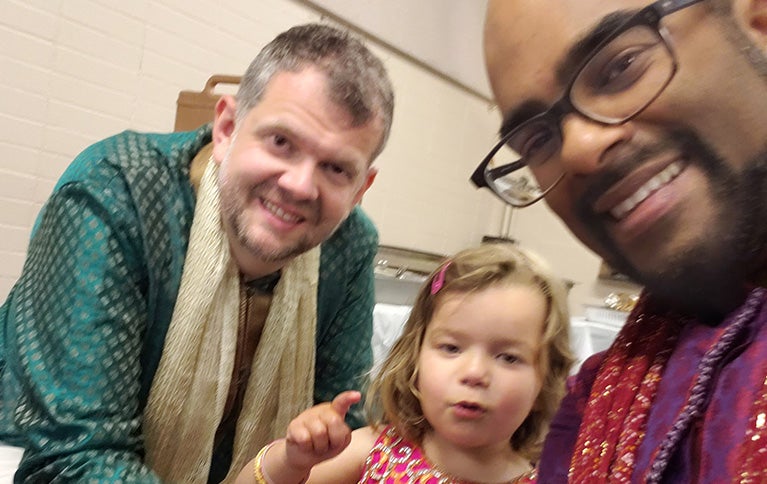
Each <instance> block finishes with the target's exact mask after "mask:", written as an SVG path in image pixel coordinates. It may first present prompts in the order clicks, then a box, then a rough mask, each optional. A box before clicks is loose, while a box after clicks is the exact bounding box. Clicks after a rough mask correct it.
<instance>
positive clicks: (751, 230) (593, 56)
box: [471, 0, 767, 483]
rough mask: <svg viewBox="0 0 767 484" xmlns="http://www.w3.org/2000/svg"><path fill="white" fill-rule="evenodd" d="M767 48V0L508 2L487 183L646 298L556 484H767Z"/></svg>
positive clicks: (553, 449)
mask: <svg viewBox="0 0 767 484" xmlns="http://www.w3.org/2000/svg"><path fill="white" fill-rule="evenodd" d="M766 52H767V2H764V1H760V0H709V1H705V0H703V1H701V0H663V1H657V2H655V3H652V4H649V5H648V3H647V1H646V0H644V1H642V0H637V1H633V0H621V1H612V2H605V1H600V0H515V1H513V2H512V1H508V0H490V1H489V4H488V12H487V21H486V26H485V59H486V63H487V69H488V74H489V78H490V82H491V86H492V89H493V93H494V96H495V99H496V101H497V103H498V106H499V107H500V110H501V112H502V113H503V122H502V125H501V130H500V140H499V142H498V144H497V145H496V146H494V147H493V148H492V149H491V150H490V152H489V153H488V155H487V156H486V157H485V158H484V160H482V162H481V163H480V165H479V166H478V167H477V169H476V171H475V172H474V174H473V175H472V177H471V180H472V182H473V183H474V184H475V185H476V186H477V187H486V188H488V189H490V190H491V191H492V192H493V193H495V194H496V195H497V196H498V197H499V198H501V199H502V200H503V201H505V202H506V203H508V204H510V205H512V206H515V207H525V206H528V205H531V204H533V203H536V202H538V201H540V200H544V199H545V201H546V203H547V204H548V205H549V206H550V207H551V208H552V209H553V210H554V212H555V213H556V214H557V215H558V216H559V217H560V218H561V219H562V220H563V221H564V222H565V223H566V224H567V225H568V227H569V228H570V229H571V230H572V232H573V233H574V234H575V235H576V236H577V237H578V238H579V239H580V240H581V241H582V242H584V243H585V244H586V245H587V246H589V247H590V248H591V249H592V250H594V251H595V252H597V253H598V254H600V255H601V256H602V257H604V258H605V259H606V260H607V261H608V262H609V263H610V264H611V265H613V266H614V267H616V268H618V269H619V270H621V271H623V272H625V273H627V274H629V275H630V276H632V277H633V278H635V279H636V280H637V281H639V282H641V283H643V284H644V285H645V291H644V293H643V295H642V297H641V298H640V302H639V303H638V304H637V307H636V309H635V310H634V312H633V313H632V314H631V316H630V317H629V320H628V322H627V323H626V326H625V327H624V328H623V330H622V332H621V334H619V336H618V338H617V339H616V341H615V343H614V344H613V345H612V347H611V348H610V349H608V350H607V351H606V352H604V353H601V354H599V355H595V356H594V357H592V358H591V359H590V360H589V361H587V362H586V363H585V364H584V365H583V367H582V369H581V371H580V372H579V374H578V376H577V377H576V378H574V380H573V381H572V382H571V385H570V388H569V392H568V395H567V396H566V398H565V400H564V401H563V403H562V407H561V408H560V411H559V414H558V415H557V417H556V418H555V421H554V422H553V423H552V426H551V431H550V433H549V436H548V437H547V441H546V444H545V447H544V453H543V456H542V458H541V462H540V463H539V471H540V480H539V482H547V483H548V482H566V481H570V482H577V483H581V482H588V483H591V482H669V483H671V482H674V483H677V482H717V483H718V482H767V417H766V416H767V290H766V289H765V286H767V258H766V256H767V223H765V220H767V197H765V195H767V143H766V141H767V55H766Z"/></svg>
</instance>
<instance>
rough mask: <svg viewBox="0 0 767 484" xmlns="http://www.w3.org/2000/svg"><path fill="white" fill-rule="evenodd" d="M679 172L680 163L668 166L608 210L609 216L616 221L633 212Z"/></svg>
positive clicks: (680, 169) (680, 168)
mask: <svg viewBox="0 0 767 484" xmlns="http://www.w3.org/2000/svg"><path fill="white" fill-rule="evenodd" d="M681 172H682V165H681V163H679V162H677V163H672V164H670V165H669V166H667V167H666V169H665V170H663V171H662V172H660V173H658V174H657V175H655V176H654V177H652V178H651V179H650V180H648V181H647V183H645V184H644V185H642V186H641V187H639V189H638V190H637V191H636V192H634V194H633V195H631V196H630V197H628V198H627V199H626V200H624V201H623V202H621V203H620V204H618V205H617V206H616V207H615V208H613V209H612V210H610V214H612V216H613V217H615V218H616V219H618V220H620V219H622V218H623V217H625V216H626V215H627V214H628V213H629V212H631V211H632V210H634V208H635V207H636V206H637V205H639V204H640V203H642V202H643V201H644V200H645V199H646V198H647V197H649V196H650V195H651V194H652V193H653V192H655V191H656V190H658V189H659V188H660V187H662V186H663V185H665V184H666V183H668V182H670V181H671V180H673V179H674V178H675V177H676V176H677V175H678V174H679V173H681Z"/></svg>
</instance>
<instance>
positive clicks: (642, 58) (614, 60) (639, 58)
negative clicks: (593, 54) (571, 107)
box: [588, 45, 653, 94]
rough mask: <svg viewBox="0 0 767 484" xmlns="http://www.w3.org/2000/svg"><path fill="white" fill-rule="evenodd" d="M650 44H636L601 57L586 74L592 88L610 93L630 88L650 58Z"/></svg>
mask: <svg viewBox="0 0 767 484" xmlns="http://www.w3.org/2000/svg"><path fill="white" fill-rule="evenodd" d="M652 48H653V46H652V45H637V46H632V47H631V48H627V49H625V50H623V51H621V52H617V53H615V55H611V56H609V57H608V58H601V57H600V59H599V62H597V63H596V64H595V66H594V68H593V71H592V70H591V69H590V71H592V72H590V73H589V74H588V80H589V84H590V85H591V86H592V89H593V90H594V91H596V92H599V93H601V94H610V93H617V92H621V91H624V90H626V89H630V88H631V87H632V86H634V85H635V84H637V83H638V82H639V80H640V79H641V78H642V76H643V75H644V73H645V72H647V69H648V67H649V65H650V64H651V62H650V61H651V59H652V55H651V52H652Z"/></svg>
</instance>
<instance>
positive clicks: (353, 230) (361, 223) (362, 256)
mask: <svg viewBox="0 0 767 484" xmlns="http://www.w3.org/2000/svg"><path fill="white" fill-rule="evenodd" d="M377 250H378V230H377V229H376V227H375V225H374V224H373V221H372V220H370V218H369V217H368V216H367V215H366V214H365V212H364V211H363V210H362V208H361V207H359V206H356V207H354V209H353V210H352V212H351V214H349V216H348V217H347V218H346V220H345V221H344V222H343V223H342V224H341V225H340V226H339V227H338V229H337V230H336V231H335V232H334V233H333V235H332V236H331V237H330V238H329V239H328V240H326V241H325V242H324V243H323V244H322V251H321V258H322V262H323V264H327V263H330V262H331V261H334V260H345V261H357V262H362V261H365V262H371V263H372V259H373V257H374V256H375V253H376V251H377Z"/></svg>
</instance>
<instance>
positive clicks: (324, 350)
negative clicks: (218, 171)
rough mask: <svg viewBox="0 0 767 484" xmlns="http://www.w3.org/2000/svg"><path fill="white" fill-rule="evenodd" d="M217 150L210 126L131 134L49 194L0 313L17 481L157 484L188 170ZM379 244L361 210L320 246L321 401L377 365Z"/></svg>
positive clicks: (3, 411) (3, 430) (79, 164)
mask: <svg viewBox="0 0 767 484" xmlns="http://www.w3.org/2000/svg"><path fill="white" fill-rule="evenodd" d="M209 142H210V128H208V127H203V128H201V129H200V130H198V131H193V132H186V133H173V134H140V133H135V132H124V133H121V134H119V135H116V136H113V137H111V138H108V139H106V140H103V141H101V142H99V143H96V144H94V145H93V146H91V147H89V148H87V149H86V150H85V151H84V152H83V153H82V154H80V155H79V156H78V157H77V158H76V159H75V160H74V161H73V163H72V164H71V165H70V167H69V168H68V169H67V170H66V172H65V173H64V175H63V176H62V177H61V179H60V180H59V182H58V184H57V185H56V187H55V188H54V191H53V194H52V195H51V197H50V199H49V200H48V202H47V203H46V205H45V207H44V208H43V210H42V211H41V213H40V216H39V217H38V220H37V222H36V224H35V228H34V230H33V236H32V238H31V241H30V246H29V251H28V254H27V260H26V263H25V265H24V269H23V272H22V275H21V277H20V278H19V280H18V281H17V283H16V285H15V286H14V288H13V289H12V291H11V293H10V295H9V296H8V299H7V300H6V302H5V303H4V304H3V306H2V307H0V382H1V383H2V394H1V395H0V440H3V441H5V442H9V443H12V444H15V445H21V446H23V447H26V448H27V452H26V453H25V456H24V459H23V460H22V463H21V466H20V468H19V472H18V474H17V476H16V478H17V479H22V480H29V481H33V482H50V481H61V482H71V481H75V480H77V481H84V480H89V479H95V480H97V481H99V482H111V481H118V480H119V481H124V482H152V481H154V480H155V479H156V477H155V476H154V475H153V473H152V472H151V471H150V470H149V469H148V468H146V467H145V466H144V464H143V439H142V434H141V422H142V413H143V409H144V406H145V404H146V400H147V396H148V394H149V389H150V387H151V384H152V378H153V377H154V373H155V371H156V369H157V365H158V363H159V360H160V356H161V354H162V348H163V344H164V340H165V334H166V332H167V329H168V325H169V323H170V320H171V315H172V313H173V306H174V304H175V300H176V295H177V292H178V286H179V283H180V279H181V271H182V269H183V265H184V257H185V253H186V247H187V242H188V236H189V230H190V228H191V224H192V217H193V212H194V203H195V198H194V191H193V189H192V186H191V184H190V181H189V165H190V162H191V160H192V158H193V157H194V156H195V155H196V154H197V152H198V151H199V150H200V149H201V147H203V146H204V145H206V144H207V143H209ZM377 245H378V234H377V232H376V229H375V227H374V226H373V224H372V222H371V221H370V220H369V219H368V218H367V217H366V216H365V214H364V213H363V212H362V210H361V209H360V208H355V209H354V210H353V211H352V213H351V215H350V216H349V218H348V219H347V220H346V221H345V222H344V223H343V224H342V225H341V226H340V228H339V229H338V230H337V231H336V233H335V234H334V235H333V236H332V237H331V238H330V239H329V240H327V241H326V242H325V243H323V245H322V250H321V260H320V279H319V288H318V296H317V305H318V309H317V311H318V315H317V335H316V337H317V352H316V362H315V365H316V366H315V390H314V398H315V401H317V402H320V401H328V400H331V399H332V398H333V396H334V395H335V394H337V393H338V392H340V391H342V390H346V389H350V388H359V387H360V382H361V381H362V376H363V375H364V374H365V372H366V371H367V370H368V369H369V367H370V364H371V362H372V353H371V349H370V337H371V333H372V311H373V304H374V293H373V291H374V289H373V264H372V262H373V257H374V255H375V251H376V249H377ZM233 324H236V322H233ZM352 423H353V424H355V425H359V424H361V423H362V422H361V421H360V420H359V419H357V420H356V421H354V422H352Z"/></svg>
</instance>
